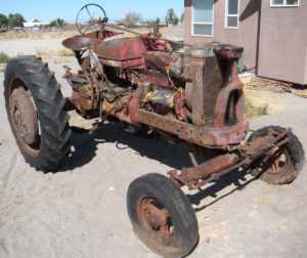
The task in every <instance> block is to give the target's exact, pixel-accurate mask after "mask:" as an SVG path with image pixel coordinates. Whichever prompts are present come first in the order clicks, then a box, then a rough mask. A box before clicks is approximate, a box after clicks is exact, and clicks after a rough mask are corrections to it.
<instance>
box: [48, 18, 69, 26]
mask: <svg viewBox="0 0 307 258" xmlns="http://www.w3.org/2000/svg"><path fill="white" fill-rule="evenodd" d="M64 25H65V21H64V20H63V19H61V18H57V19H55V20H53V21H52V22H50V23H49V26H50V27H57V28H63V27H64Z"/></svg>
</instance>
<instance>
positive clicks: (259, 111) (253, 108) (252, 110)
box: [246, 97, 269, 118]
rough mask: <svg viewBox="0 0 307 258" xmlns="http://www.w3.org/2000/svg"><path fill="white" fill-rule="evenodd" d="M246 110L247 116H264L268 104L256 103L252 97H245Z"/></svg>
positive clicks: (266, 112)
mask: <svg viewBox="0 0 307 258" xmlns="http://www.w3.org/2000/svg"><path fill="white" fill-rule="evenodd" d="M246 112H247V116H248V118H254V117H258V116H265V115H268V113H269V112H268V105H267V104H261V105H259V104H258V105H257V103H254V102H253V100H252V99H250V98H248V97H247V100H246Z"/></svg>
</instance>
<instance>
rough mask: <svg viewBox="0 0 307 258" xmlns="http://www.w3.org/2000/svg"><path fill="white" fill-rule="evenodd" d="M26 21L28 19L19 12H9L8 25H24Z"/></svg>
mask: <svg viewBox="0 0 307 258" xmlns="http://www.w3.org/2000/svg"><path fill="white" fill-rule="evenodd" d="M25 21H26V20H25V19H24V18H23V16H22V15H21V14H19V13H15V14H9V17H8V26H9V27H11V28H13V27H23V23H24V22H25Z"/></svg>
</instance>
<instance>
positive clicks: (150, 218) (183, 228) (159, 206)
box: [127, 174, 198, 258]
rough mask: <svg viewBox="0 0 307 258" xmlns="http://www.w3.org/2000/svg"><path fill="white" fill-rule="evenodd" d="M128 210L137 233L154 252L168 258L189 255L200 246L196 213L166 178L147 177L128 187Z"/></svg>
mask: <svg viewBox="0 0 307 258" xmlns="http://www.w3.org/2000/svg"><path fill="white" fill-rule="evenodd" d="M127 208H128V214H129V217H130V220H131V222H132V225H133V229H134V232H135V233H136V235H137V236H138V237H139V239H140V240H141V241H142V242H143V243H144V244H145V245H146V246H147V247H149V248H150V249H151V250H152V251H153V252H155V253H157V254H159V255H161V256H163V257H167V258H180V257H185V256H186V255H188V254H189V253H190V252H191V251H192V250H193V249H194V247H195V246H196V244H197V242H198V223H197V219H196V215H195V211H194V209H193V208H192V206H191V203H190V202H189V200H188V198H187V197H186V196H185V195H184V193H183V192H182V191H181V190H180V189H179V188H178V187H177V186H176V185H175V184H174V183H173V182H171V181H170V180H169V179H168V178H167V177H165V176H162V175H158V174H148V175H145V176H143V177H140V178H138V179H136V180H135V181H134V182H133V183H131V185H130V186H129V190H128V195H127Z"/></svg>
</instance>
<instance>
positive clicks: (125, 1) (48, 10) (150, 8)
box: [0, 0, 184, 22]
mask: <svg viewBox="0 0 307 258" xmlns="http://www.w3.org/2000/svg"><path fill="white" fill-rule="evenodd" d="M89 2H91V3H92V2H93V3H99V4H101V5H102V6H103V7H104V8H105V9H106V11H107V14H108V17H109V18H110V19H111V20H118V19H120V18H122V17H124V16H125V14H126V13H128V12H131V11H134V12H137V13H140V14H141V15H142V17H143V19H155V18H157V17H160V18H164V17H165V15H166V11H167V10H168V9H169V8H174V9H175V11H176V13H177V14H178V16H180V15H181V13H182V12H183V9H184V7H183V3H184V0H172V1H167V0H0V13H4V14H5V15H7V14H9V13H21V14H22V15H23V16H24V17H25V19H26V20H28V21H31V20H32V19H34V18H36V19H39V20H40V21H42V22H49V21H51V20H53V19H55V18H58V17H60V18H63V19H65V20H67V21H74V20H75V16H76V14H77V12H78V10H79V9H80V8H81V7H82V5H83V4H85V3H89Z"/></svg>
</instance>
